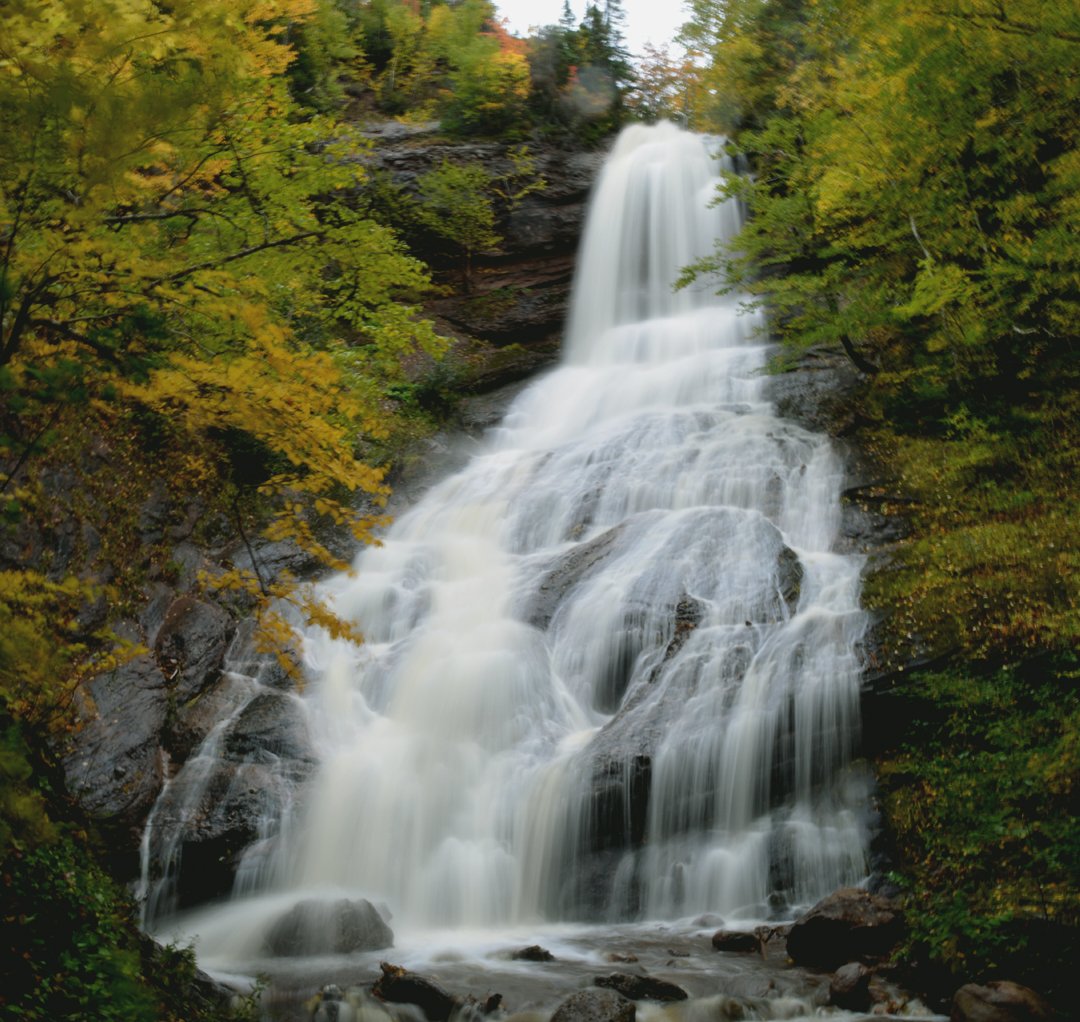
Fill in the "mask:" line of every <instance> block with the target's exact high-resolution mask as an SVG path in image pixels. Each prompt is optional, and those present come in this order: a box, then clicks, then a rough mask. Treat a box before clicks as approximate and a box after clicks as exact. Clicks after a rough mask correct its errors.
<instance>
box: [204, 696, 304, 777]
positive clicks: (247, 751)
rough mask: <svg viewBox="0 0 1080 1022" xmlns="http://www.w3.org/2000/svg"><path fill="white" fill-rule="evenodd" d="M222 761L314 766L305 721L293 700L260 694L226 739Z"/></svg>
mask: <svg viewBox="0 0 1080 1022" xmlns="http://www.w3.org/2000/svg"><path fill="white" fill-rule="evenodd" d="M224 758H225V759H231V760H235V761H237V762H245V761H250V762H255V763H276V762H279V761H281V760H291V761H295V762H298V763H304V764H314V763H315V761H316V756H315V751H314V749H312V747H311V738H310V736H309V733H308V726H307V718H306V716H305V715H304V711H303V708H302V706H301V704H300V702H299V700H297V699H296V698H294V697H293V696H291V695H288V694H286V693H283V692H260V693H259V694H258V695H256V696H255V698H254V699H252V700H251V702H249V703H248V704H247V706H245V707H244V709H243V710H241V711H240V714H239V716H238V717H237V719H236V720H235V721H234V722H233V724H232V726H231V727H230V728H229V733H228V734H227V735H226V736H225V743H224Z"/></svg>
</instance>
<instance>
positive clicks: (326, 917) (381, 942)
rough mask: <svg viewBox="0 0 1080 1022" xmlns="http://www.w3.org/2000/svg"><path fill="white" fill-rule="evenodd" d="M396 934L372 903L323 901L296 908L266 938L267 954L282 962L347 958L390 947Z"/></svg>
mask: <svg viewBox="0 0 1080 1022" xmlns="http://www.w3.org/2000/svg"><path fill="white" fill-rule="evenodd" d="M393 943H394V934H393V932H392V931H391V930H390V927H389V926H387V925H386V922H385V921H384V920H383V917H382V916H381V915H379V912H378V909H376V908H375V906H374V905H372V904H371V902H370V901H364V900H363V899H359V900H357V901H349V900H348V899H347V898H342V899H340V900H339V901H320V900H318V899H314V898H313V899H309V900H307V901H301V902H298V903H297V904H295V905H294V906H293V907H292V908H291V909H289V910H288V912H286V913H285V914H284V915H282V916H279V917H278V919H277V920H276V921H275V922H274V924H273V925H272V926H271V927H270V930H269V932H268V933H267V935H266V941H265V948H266V951H267V952H268V953H269V954H271V955H274V956H276V957H279V958H292V957H299V956H304V955H324V954H331V955H347V954H352V953H353V952H354V951H379V950H381V949H383V948H387V947H391V946H393Z"/></svg>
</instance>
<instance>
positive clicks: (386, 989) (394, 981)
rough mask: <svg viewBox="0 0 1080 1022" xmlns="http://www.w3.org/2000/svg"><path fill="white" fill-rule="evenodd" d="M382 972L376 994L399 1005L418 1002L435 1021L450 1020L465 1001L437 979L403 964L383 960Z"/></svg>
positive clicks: (380, 966) (444, 1021) (375, 990)
mask: <svg viewBox="0 0 1080 1022" xmlns="http://www.w3.org/2000/svg"><path fill="white" fill-rule="evenodd" d="M379 968H380V969H382V975H381V976H380V977H379V979H378V980H376V981H375V986H374V987H372V993H374V994H375V996H376V997H378V998H380V999H381V1000H383V1001H391V1002H393V1003H395V1004H414V1005H416V1007H418V1008H419V1009H420V1010H421V1011H422V1012H423V1013H424V1015H425V1016H426V1017H427V1018H429V1019H430V1020H431V1022H446V1020H447V1019H448V1018H449V1017H450V1016H451V1014H453V1012H454V1011H455V1010H456V1009H457V1008H458V1007H459V1006H460V1005H461V1004H462V1003H463V1002H462V1001H461V1000H460V999H459V998H457V997H454V996H453V995H452V994H451V993H449V992H448V991H447V990H445V989H444V988H443V987H441V986H440V985H439V984H438V983H436V982H434V980H430V979H426V978H425V977H423V976H418V975H417V974H416V973H415V972H409V971H408V970H407V969H403V968H401V966H399V965H390V964H389V963H388V962H380V963H379Z"/></svg>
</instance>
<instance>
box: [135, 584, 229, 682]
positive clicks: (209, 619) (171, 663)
mask: <svg viewBox="0 0 1080 1022" xmlns="http://www.w3.org/2000/svg"><path fill="white" fill-rule="evenodd" d="M232 632H233V626H232V620H231V619H230V617H229V615H228V614H227V613H226V612H225V611H224V610H223V609H222V608H221V607H219V606H218V605H217V604H214V603H205V602H203V601H202V600H197V599H195V597H193V596H181V597H180V598H179V599H177V600H175V601H174V602H173V604H172V606H170V607H169V609H168V611H167V612H166V614H165V619H164V621H163V622H162V624H161V628H160V629H159V631H158V634H157V641H156V642H155V643H154V652H155V654H156V655H157V660H158V664H159V665H160V666H161V670H162V672H163V673H164V675H165V679H166V681H168V683H169V686H170V689H171V690H172V693H173V696H174V698H175V699H176V701H177V702H178V703H184V702H187V701H188V700H190V699H194V698H195V697H196V696H197V695H199V694H200V693H201V692H203V691H205V690H206V688H207V687H208V686H209V685H210V684H211V683H212V682H214V681H215V680H216V679H217V676H218V675H219V674H220V672H221V665H222V662H223V661H224V659H225V651H226V650H227V649H228V646H229V639H230V638H232Z"/></svg>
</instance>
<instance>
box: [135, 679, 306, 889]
mask: <svg viewBox="0 0 1080 1022" xmlns="http://www.w3.org/2000/svg"><path fill="white" fill-rule="evenodd" d="M244 691H246V690H244V689H242V690H241V696H242V695H243V692H244ZM236 695H237V693H236V691H235V690H232V691H230V690H229V687H228V686H227V685H225V684H223V685H221V686H219V687H218V688H215V689H213V690H211V692H209V693H207V694H206V695H204V696H203V697H202V698H200V699H199V700H198V702H197V704H196V706H197V707H198V708H200V709H203V710H205V711H206V713H207V716H208V717H209V718H210V719H208V720H206V721H205V722H204V723H203V724H202V725H200V729H202V728H204V727H207V726H212V725H213V724H215V723H217V722H218V721H219V720H220V719H221V717H222V716H225V717H227V716H229V714H230V713H233V712H235V711H236V708H237V704H236V702H235V699H236ZM240 705H241V706H243V704H242V703H241V704H240ZM192 712H194V711H192ZM315 761H316V757H315V753H314V750H313V749H312V747H311V743H310V740H309V736H308V730H307V722H306V719H305V717H304V714H303V711H302V709H301V708H300V705H299V703H298V701H297V700H296V699H295V698H294V697H292V696H289V695H287V694H285V693H282V692H277V691H262V692H259V693H258V694H256V695H255V697H254V698H252V699H251V700H250V701H249V702H248V703H247V705H246V706H243V708H242V709H240V711H239V713H237V714H236V718H235V719H234V720H233V721H232V723H231V724H230V726H229V728H228V730H227V731H226V733H225V734H224V735H223V736H222V738H221V744H220V749H219V758H216V759H212V760H211V759H202V758H200V759H197V760H194V761H192V763H191V764H190V765H189V766H188V767H187V768H186V769H184V770H182V771H181V772H180V773H178V774H177V776H176V777H175V778H174V779H173V782H172V784H171V785H170V786H169V788H168V789H167V790H166V792H165V794H164V795H163V796H162V799H161V802H160V804H159V806H158V809H157V813H156V816H155V824H156V825H155V840H156V841H158V842H160V843H161V844H160V847H159V848H156V849H155V851H156V857H157V858H159V859H160V858H162V857H164V858H169V859H172V860H173V861H174V862H175V861H176V859H177V857H178V859H179V861H180V862H181V863H182V869H181V870H180V875H179V880H178V882H177V889H176V892H175V895H176V900H177V904H178V906H179V907H186V906H189V905H196V904H199V903H200V902H203V901H206V900H209V899H211V898H216V897H224V896H225V895H227V894H228V893H229V892H230V891H231V890H232V886H233V882H234V878H235V876H236V872H237V869H238V868H239V866H240V863H241V860H242V858H243V857H244V855H245V853H247V854H251V853H252V851H253V849H252V845H253V843H254V842H255V841H256V840H257V839H258V838H259V836H260V830H261V823H262V821H263V820H264V819H266V818H267V817H271V818H275V817H277V816H279V815H280V812H281V810H282V808H283V807H284V806H285V804H286V803H287V802H288V800H289V799H290V798H291V797H292V794H293V792H294V791H295V789H296V787H297V786H299V785H301V784H302V783H303V782H304V781H306V780H307V778H308V777H309V776H310V774H311V773H312V771H313V770H314V765H315ZM170 843H171V844H172V845H174V851H172V852H169V851H168V850H167V849H166V847H165V845H167V844H170ZM263 850H264V851H268V850H269V848H268V847H267V848H265V849H263ZM254 851H256V852H257V851H258V849H257V848H256V849H254ZM245 861H246V860H245Z"/></svg>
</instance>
